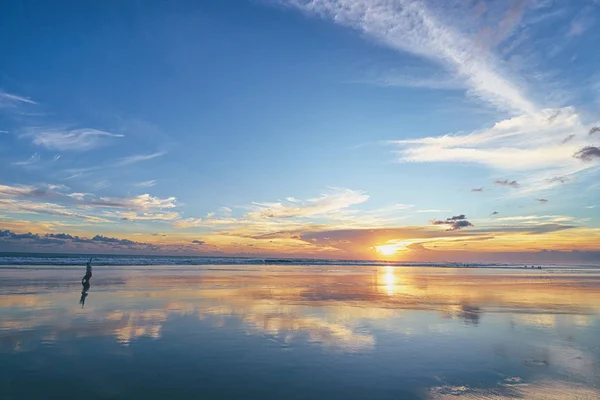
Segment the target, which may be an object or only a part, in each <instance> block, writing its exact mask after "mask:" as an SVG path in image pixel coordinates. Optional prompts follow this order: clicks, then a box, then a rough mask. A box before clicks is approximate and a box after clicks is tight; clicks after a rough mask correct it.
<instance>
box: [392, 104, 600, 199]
mask: <svg viewBox="0 0 600 400" xmlns="http://www.w3.org/2000/svg"><path fill="white" fill-rule="evenodd" d="M549 118H552V120H551V121H549ZM588 130H589V127H587V126H584V125H583V124H582V122H581V120H580V116H579V114H578V113H576V112H575V110H574V109H573V108H572V107H565V108H563V109H561V110H559V112H558V113H557V111H556V110H550V109H547V110H542V111H540V112H539V113H536V114H529V115H521V116H519V117H514V118H510V119H507V120H504V121H501V122H498V123H496V124H495V125H494V126H493V127H491V128H489V129H484V130H481V131H475V132H472V133H468V134H457V135H443V136H437V137H426V138H420V139H405V140H397V141H393V142H391V143H392V144H394V145H396V146H398V147H399V150H397V152H396V153H397V154H398V156H399V160H400V161H403V162H460V163H465V162H467V163H473V164H480V165H483V166H486V167H488V168H491V169H493V170H500V171H513V173H514V172H521V173H524V174H525V173H527V174H526V175H524V176H523V177H520V178H519V183H522V184H524V185H521V186H523V190H524V191H532V190H541V189H545V188H548V187H553V186H557V185H560V184H564V183H568V182H569V181H572V180H573V179H571V178H570V175H573V174H576V173H578V172H581V171H583V170H585V169H587V168H591V167H593V166H594V164H593V163H587V164H586V163H582V162H581V161H580V160H577V159H576V158H574V157H573V154H574V153H575V152H576V151H577V150H579V149H580V148H582V147H583V146H585V145H586V144H587V143H588V141H589V140H590V138H589V136H588V135H587V131H588ZM571 135H574V136H572V138H571V139H570V140H569V141H567V142H565V141H564V139H565V138H566V137H570V136H571ZM533 172H535V174H533ZM556 177H561V179H556ZM521 193H524V192H523V191H521Z"/></svg>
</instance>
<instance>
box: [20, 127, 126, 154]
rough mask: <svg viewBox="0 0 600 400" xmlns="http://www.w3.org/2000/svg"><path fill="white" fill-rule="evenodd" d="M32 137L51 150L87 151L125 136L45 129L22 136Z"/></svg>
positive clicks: (35, 142)
mask: <svg viewBox="0 0 600 400" xmlns="http://www.w3.org/2000/svg"><path fill="white" fill-rule="evenodd" d="M22 136H23V137H32V138H33V143H34V144H36V145H38V146H42V147H45V148H47V149H50V150H61V151H87V150H91V149H94V148H96V147H98V146H101V145H104V144H106V143H108V141H109V140H110V139H113V138H121V137H123V135H120V134H115V133H109V132H104V131H99V130H97V129H89V128H86V129H72V130H68V129H44V128H37V127H34V128H29V129H27V130H26V132H25V133H24V134H23V135H22Z"/></svg>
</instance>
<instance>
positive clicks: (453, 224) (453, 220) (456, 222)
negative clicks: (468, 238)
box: [431, 214, 473, 231]
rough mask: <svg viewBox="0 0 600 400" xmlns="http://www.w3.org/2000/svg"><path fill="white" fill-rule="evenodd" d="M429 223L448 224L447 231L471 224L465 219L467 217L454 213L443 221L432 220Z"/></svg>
mask: <svg viewBox="0 0 600 400" xmlns="http://www.w3.org/2000/svg"><path fill="white" fill-rule="evenodd" d="M431 223H432V224H433V225H448V230H449V231H457V230H459V229H463V228H466V227H469V226H473V224H472V223H470V222H469V221H467V217H466V216H465V215H464V214H460V215H455V216H453V217H449V218H446V220H445V221H440V220H433V221H431Z"/></svg>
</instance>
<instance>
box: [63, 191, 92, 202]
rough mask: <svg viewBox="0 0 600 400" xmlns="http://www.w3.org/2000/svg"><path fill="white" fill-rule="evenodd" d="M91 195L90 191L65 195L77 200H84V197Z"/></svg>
mask: <svg viewBox="0 0 600 400" xmlns="http://www.w3.org/2000/svg"><path fill="white" fill-rule="evenodd" d="M89 196H92V194H91V193H77V192H76V193H69V194H67V197H70V198H72V199H75V200H78V201H82V200H84V199H85V198H86V197H89Z"/></svg>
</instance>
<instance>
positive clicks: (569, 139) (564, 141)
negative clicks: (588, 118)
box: [561, 133, 575, 144]
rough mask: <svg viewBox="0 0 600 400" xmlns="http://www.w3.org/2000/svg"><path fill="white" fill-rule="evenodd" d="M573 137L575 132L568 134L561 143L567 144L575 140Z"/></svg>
mask: <svg viewBox="0 0 600 400" xmlns="http://www.w3.org/2000/svg"><path fill="white" fill-rule="evenodd" d="M573 138H575V134H574V133H571V134H570V135H569V136H567V137H566V138H564V139H563V140H562V142H561V143H562V144H565V143H567V142H570V141H571V140H573Z"/></svg>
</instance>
